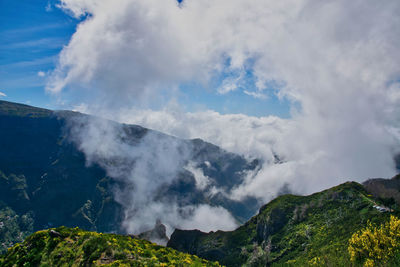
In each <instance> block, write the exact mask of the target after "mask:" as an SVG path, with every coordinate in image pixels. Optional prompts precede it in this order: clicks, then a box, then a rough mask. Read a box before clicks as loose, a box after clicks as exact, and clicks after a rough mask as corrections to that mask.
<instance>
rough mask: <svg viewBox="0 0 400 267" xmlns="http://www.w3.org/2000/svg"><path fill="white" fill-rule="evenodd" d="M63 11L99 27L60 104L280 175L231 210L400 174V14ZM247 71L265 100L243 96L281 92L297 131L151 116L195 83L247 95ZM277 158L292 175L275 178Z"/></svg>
mask: <svg viewBox="0 0 400 267" xmlns="http://www.w3.org/2000/svg"><path fill="white" fill-rule="evenodd" d="M60 7H61V8H63V9H64V10H66V11H67V12H70V13H71V14H72V15H73V16H75V17H83V16H86V17H85V19H84V20H83V22H81V23H80V25H79V26H78V28H77V31H76V33H75V34H74V35H73V37H72V39H71V41H70V43H69V44H68V46H66V47H65V48H64V49H63V51H62V53H61V55H60V58H59V63H58V66H57V68H56V69H55V70H54V72H53V73H52V75H51V77H50V78H49V83H48V86H47V89H48V91H50V92H54V93H57V92H62V91H63V90H67V91H70V92H74V90H75V92H79V94H81V95H83V94H87V95H88V96H89V97H87V98H86V100H85V101H87V105H88V106H87V107H88V110H89V111H91V112H98V111H99V110H102V111H104V113H103V114H104V115H106V116H108V117H110V118H113V119H118V120H120V121H124V122H133V123H138V124H142V125H144V126H148V127H151V128H155V129H158V130H161V131H165V132H167V133H171V134H174V135H176V136H180V137H185V138H194V137H201V138H204V139H205V140H207V141H210V142H213V143H215V144H218V145H220V146H222V147H223V148H225V149H228V150H230V151H233V152H238V153H242V154H245V155H248V156H252V157H261V158H262V159H264V160H265V162H266V163H271V164H265V165H264V167H263V169H262V170H261V171H260V172H258V173H257V175H249V176H248V178H247V180H246V181H245V182H244V183H243V184H241V185H238V186H237V188H236V190H235V191H234V193H233V194H232V198H237V199H240V198H241V197H243V196H245V195H254V196H257V197H260V198H262V199H264V200H265V201H267V200H269V199H271V197H273V196H275V195H276V194H277V192H278V191H279V190H280V188H281V187H282V186H283V184H285V183H287V184H288V185H289V187H290V188H291V189H292V190H294V191H296V192H298V193H310V192H313V191H315V190H320V189H323V188H326V187H328V186H332V185H335V184H337V183H339V182H343V181H346V180H350V179H351V180H357V181H362V180H364V179H366V178H368V177H390V176H392V175H393V174H394V173H395V169H394V162H393V155H394V154H395V153H397V152H398V147H399V136H400V134H399V133H400V131H399V121H400V120H399V119H400V118H399V117H400V112H399V111H400V110H399V107H400V105H399V104H400V83H399V81H400V53H399V50H398V48H399V47H400V19H399V16H398V14H400V2H399V1H398V0H387V1H375V0H354V1H346V0H335V1H317V0H286V1H275V0H255V1H246V0H229V1H228V0H217V1H211V0H184V1H183V2H182V3H180V4H178V3H177V2H176V1H174V0H168V1H156V0H147V1H135V0H115V1H92V0H62V1H61V3H60ZM248 71H250V72H251V73H252V75H253V76H254V78H255V83H254V86H255V87H254V88H255V91H252V90H246V92H247V93H246V92H244V93H246V94H252V95H254V96H258V97H261V96H263V95H264V93H265V92H266V90H273V93H275V94H277V95H278V97H280V98H286V99H288V100H290V101H291V103H292V105H293V106H292V117H291V118H290V119H285V120H284V119H280V118H276V117H272V116H267V115H268V114H266V117H262V118H255V117H249V116H246V115H240V114H238V115H222V114H219V113H216V112H213V111H203V112H197V113H185V112H182V110H179V108H174V107H173V108H171V107H164V108H163V109H161V110H159V111H154V110H151V109H148V108H149V107H150V108H151V107H152V105H153V104H154V103H156V102H157V103H158V102H160V103H162V102H163V101H165V99H171V98H173V97H174V95H175V94H177V93H178V92H179V86H180V85H182V84H184V83H187V82H196V83H199V84H203V85H204V86H205V87H207V84H209V81H210V80H212V78H213V77H215V75H217V76H218V75H221V76H222V78H223V82H222V86H221V87H219V88H215V92H216V93H219V94H227V93H229V92H231V91H233V90H239V89H238V85H241V86H240V87H243V85H242V83H243V82H244V81H243V79H245V77H244V76H243V75H242V73H245V72H248ZM227 73H228V74H227ZM270 84H274V86H273V89H269V88H271V87H270V86H268V85H270ZM73 88H75V89H73ZM132 106H134V108H132ZM276 155H278V157H279V158H280V159H281V161H282V162H281V164H272V163H273V162H274V159H275V158H276Z"/></svg>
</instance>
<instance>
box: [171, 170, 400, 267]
mask: <svg viewBox="0 0 400 267" xmlns="http://www.w3.org/2000/svg"><path fill="white" fill-rule="evenodd" d="M399 179H400V176H397V177H394V178H393V179H392V180H390V181H387V180H380V179H379V180H377V181H375V183H376V184H377V183H380V182H383V183H384V184H386V183H396V184H398V181H399ZM369 185H371V183H370V182H369V183H367V186H366V187H364V186H363V185H361V184H358V183H355V182H347V183H344V184H341V185H339V186H336V187H333V188H331V189H328V190H325V191H322V192H319V193H315V194H312V195H309V196H295V195H290V194H288V195H282V196H279V197H278V198H276V199H274V200H273V201H271V202H270V203H268V204H267V205H265V206H263V207H261V208H260V210H259V213H258V214H257V215H256V216H254V217H253V218H251V219H250V220H249V221H248V222H247V223H245V224H244V225H242V226H240V227H239V228H238V229H236V230H234V231H228V232H225V231H217V232H211V233H203V232H201V231H198V230H179V229H176V230H175V231H174V233H173V234H172V236H171V239H170V241H169V242H168V247H171V248H174V249H177V250H179V251H182V252H186V253H190V254H194V255H197V256H199V257H202V258H205V259H208V260H212V261H219V262H220V263H221V264H223V265H226V266H266V265H271V266H281V265H289V266H308V265H319V266H352V263H351V262H350V257H349V254H348V251H347V247H348V240H349V238H350V237H351V236H352V234H353V233H355V232H357V231H358V230H360V229H362V228H364V227H366V226H367V225H368V222H371V223H372V224H373V225H375V224H377V225H378V224H380V223H382V222H384V221H387V220H388V219H389V216H390V214H394V215H397V216H399V215H400V209H399V207H400V206H398V204H395V203H392V204H393V205H392V206H391V207H384V206H383V203H382V201H385V200H386V199H387V198H386V197H384V196H383V195H380V196H381V198H379V199H377V198H374V196H373V195H372V194H371V192H370V191H368V190H369V189H370V186H369ZM396 190H397V193H398V192H399V191H398V189H396ZM379 205H380V206H379ZM391 209H392V210H391ZM390 210H391V211H392V212H389V211H390Z"/></svg>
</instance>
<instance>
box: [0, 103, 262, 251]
mask: <svg viewBox="0 0 400 267" xmlns="http://www.w3.org/2000/svg"><path fill="white" fill-rule="evenodd" d="M93 119H96V120H100V121H101V119H99V118H94V117H92V116H88V115H84V114H81V113H76V112H71V111H57V112H54V111H51V110H46V109H40V108H35V107H31V106H27V105H21V104H15V103H10V102H6V101H0V252H2V251H4V249H5V248H7V247H8V246H10V245H11V244H12V243H13V242H17V241H18V242H19V241H21V240H22V239H23V238H24V237H25V236H26V235H27V234H29V233H32V231H36V230H39V229H45V228H49V227H57V226H61V225H65V226H69V227H75V226H79V227H81V228H83V229H86V230H93V231H101V232H117V233H125V231H124V229H123V228H122V225H121V223H122V221H123V219H124V216H125V214H124V212H125V210H124V206H122V205H121V203H120V202H118V201H117V200H116V198H115V195H114V193H113V192H114V191H118V190H120V189H123V188H127V187H128V186H131V185H127V184H124V179H121V177H119V178H120V179H114V177H111V176H110V175H108V174H107V171H106V170H105V168H104V166H103V165H101V164H97V161H96V160H92V162H91V164H90V165H88V164H87V161H86V160H87V158H86V156H85V154H84V153H82V152H81V151H80V150H79V149H78V144H77V143H76V142H75V139H74V138H72V137H71V135H72V132H73V131H75V132H79V131H80V130H81V128H80V127H84V126H85V125H84V124H85V122H88V121H91V120H93ZM74 121H79V122H80V124H79V123H75V124H74V125H73V126H71V122H74ZM103 121H104V120H103ZM110 123H112V124H113V125H114V126H115V127H116V128H117V129H118V131H120V132H121V133H122V134H121V135H122V137H121V140H118V142H121V143H123V142H126V143H129V144H136V143H140V142H141V140H142V139H143V138H145V137H146V136H147V135H148V134H149V133H151V134H153V135H156V136H157V140H161V139H165V140H167V141H169V140H173V141H174V142H176V143H178V144H179V145H180V146H182V147H188V148H189V149H190V151H191V154H190V157H189V158H188V159H187V162H186V163H189V162H190V164H191V166H193V168H196V170H200V171H201V172H202V173H203V174H204V176H207V177H208V178H209V184H208V185H207V187H204V188H199V187H198V186H196V179H195V178H196V177H195V174H194V173H193V172H191V169H188V168H185V166H184V165H182V166H180V167H179V168H180V169H179V170H178V173H177V175H176V177H175V178H174V179H173V182H172V183H170V184H168V185H166V186H163V187H161V189H160V190H159V191H158V192H155V193H154V194H155V195H154V198H155V199H157V200H158V201H164V202H168V201H171V200H174V201H176V202H177V203H181V204H182V205H190V204H201V203H206V204H210V205H221V206H223V207H225V208H226V209H227V210H229V211H230V212H231V213H232V214H233V215H234V216H235V218H236V219H237V220H238V221H240V222H244V221H246V220H247V219H249V218H250V217H251V216H252V215H253V214H254V213H255V212H256V209H257V202H256V200H255V199H247V200H246V201H243V202H237V201H232V200H229V199H227V198H226V197H224V195H223V194H221V193H216V194H209V191H208V190H209V189H210V188H212V187H214V186H216V187H218V188H222V189H224V190H229V189H230V188H232V187H233V186H234V185H235V184H237V183H238V182H240V181H241V180H242V179H243V178H244V175H245V172H246V171H249V170H255V169H257V168H259V166H260V163H259V162H258V161H257V160H254V161H252V162H249V161H247V160H246V159H245V158H243V157H241V156H239V155H235V154H233V153H228V152H226V151H224V150H222V149H221V148H219V147H217V146H215V145H212V144H209V143H207V142H204V141H202V140H200V139H195V140H181V139H178V138H175V137H172V136H168V135H165V134H162V133H158V132H155V131H152V130H148V129H146V128H143V127H140V126H136V125H125V124H118V123H113V122H110ZM73 127H74V128H73ZM157 145H158V143H156V144H154V145H153V146H157ZM161 145H162V143H161ZM134 148H135V147H133V149H134ZM100 160H102V159H99V161H100ZM107 160H108V162H111V164H120V166H119V167H121V169H126V170H128V173H129V170H130V169H129V168H131V166H132V165H133V162H131V161H128V160H125V159H123V158H122V159H121V157H120V158H117V159H113V158H111V159H107ZM121 162H122V163H121ZM186 163H185V162H184V163H183V164H186ZM152 164H154V165H155V166H157V164H160V163H159V162H157V159H154V162H152ZM122 178H123V177H122ZM120 191H121V190H120ZM154 223H155V222H149V224H150V225H149V229H151V228H152V227H153V226H154ZM1 225H3V227H2V226H1Z"/></svg>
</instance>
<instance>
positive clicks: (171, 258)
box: [0, 227, 220, 267]
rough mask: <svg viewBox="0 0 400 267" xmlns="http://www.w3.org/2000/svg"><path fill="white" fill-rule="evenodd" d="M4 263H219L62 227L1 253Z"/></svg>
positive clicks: (140, 242) (0, 260)
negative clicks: (3, 253)
mask: <svg viewBox="0 0 400 267" xmlns="http://www.w3.org/2000/svg"><path fill="white" fill-rule="evenodd" d="M0 265H1V266H4V267H6V266H93V265H95V266H98V265H102V266H103V265H105V266H171V265H175V266H192V265H194V266H220V265H219V264H218V263H215V262H209V261H206V260H203V259H200V258H198V257H196V256H193V255H189V254H185V253H181V252H178V251H175V250H173V249H171V248H165V247H162V246H158V245H156V244H153V243H150V242H148V241H145V240H141V239H137V238H135V237H133V236H120V235H115V234H101V233H100V234H99V233H95V232H87V231H83V230H80V229H78V228H74V229H72V228H66V227H59V228H56V229H51V230H44V231H39V232H36V233H35V234H33V235H31V236H29V237H28V238H27V239H26V240H25V241H24V242H23V243H21V244H17V245H15V246H14V247H12V248H10V249H8V252H7V254H5V255H3V256H0Z"/></svg>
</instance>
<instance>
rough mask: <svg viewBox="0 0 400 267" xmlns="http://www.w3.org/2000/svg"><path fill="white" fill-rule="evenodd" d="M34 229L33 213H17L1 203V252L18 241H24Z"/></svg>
mask: <svg viewBox="0 0 400 267" xmlns="http://www.w3.org/2000/svg"><path fill="white" fill-rule="evenodd" d="M32 231H33V219H32V213H27V214H24V215H22V216H19V215H17V214H16V213H15V212H14V211H13V210H12V209H10V208H9V207H6V206H5V205H4V204H2V203H0V254H2V253H4V252H6V251H7V248H8V247H10V246H12V245H14V244H15V243H16V242H22V241H23V240H24V238H25V237H27V236H28V235H30V234H31V233H32Z"/></svg>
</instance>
